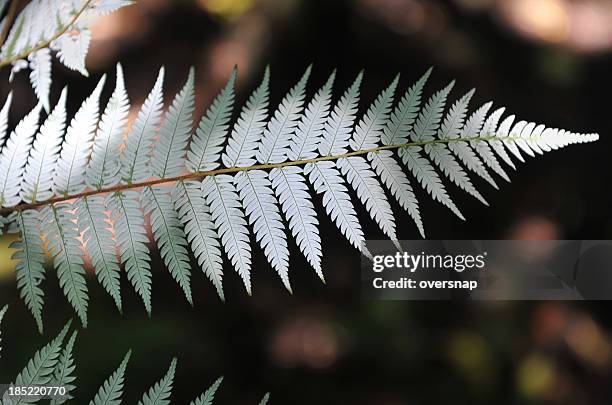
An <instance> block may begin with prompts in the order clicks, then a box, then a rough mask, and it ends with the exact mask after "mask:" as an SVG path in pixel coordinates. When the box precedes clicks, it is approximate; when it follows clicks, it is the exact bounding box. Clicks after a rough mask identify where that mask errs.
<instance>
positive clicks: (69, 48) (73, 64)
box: [55, 29, 91, 76]
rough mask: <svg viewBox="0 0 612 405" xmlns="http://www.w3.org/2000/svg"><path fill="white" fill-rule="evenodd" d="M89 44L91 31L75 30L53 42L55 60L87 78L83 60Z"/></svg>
mask: <svg viewBox="0 0 612 405" xmlns="http://www.w3.org/2000/svg"><path fill="white" fill-rule="evenodd" d="M90 42H91V31H89V30H88V29H77V30H74V31H71V32H67V33H66V34H64V35H62V36H61V37H59V38H58V39H57V40H56V41H55V46H56V47H57V48H58V50H57V58H58V59H59V61H60V62H62V64H63V65H64V66H66V67H67V68H68V69H72V70H76V71H77V72H79V73H81V74H82V75H83V76H88V73H87V69H85V58H86V57H87V51H88V50H89V43H90Z"/></svg>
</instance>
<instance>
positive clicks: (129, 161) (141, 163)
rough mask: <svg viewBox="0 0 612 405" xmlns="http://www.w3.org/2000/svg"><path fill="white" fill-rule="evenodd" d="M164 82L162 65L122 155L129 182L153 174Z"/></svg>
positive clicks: (122, 166)
mask: <svg viewBox="0 0 612 405" xmlns="http://www.w3.org/2000/svg"><path fill="white" fill-rule="evenodd" d="M163 83H164V68H163V67H161V68H160V69H159V73H158V74H157V79H156V80H155V84H154V85H153V89H151V92H150V93H149V95H148V96H147V98H146V100H145V102H144V103H143V104H142V107H141V108H140V111H139V112H138V117H137V118H136V122H135V123H134V125H133V126H132V129H131V131H130V134H129V135H128V138H127V144H126V147H125V150H124V151H123V154H122V155H121V178H122V179H123V180H124V181H125V182H127V183H128V184H131V183H136V182H140V181H143V180H145V179H147V178H149V177H150V176H151V167H150V166H149V160H150V157H151V148H152V147H153V144H154V139H155V136H156V135H157V127H158V126H159V122H160V120H161V116H162V106H163V101H164V100H163V99H164V95H163V89H162V87H163Z"/></svg>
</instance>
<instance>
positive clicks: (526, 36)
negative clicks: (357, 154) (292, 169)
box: [0, 0, 612, 405]
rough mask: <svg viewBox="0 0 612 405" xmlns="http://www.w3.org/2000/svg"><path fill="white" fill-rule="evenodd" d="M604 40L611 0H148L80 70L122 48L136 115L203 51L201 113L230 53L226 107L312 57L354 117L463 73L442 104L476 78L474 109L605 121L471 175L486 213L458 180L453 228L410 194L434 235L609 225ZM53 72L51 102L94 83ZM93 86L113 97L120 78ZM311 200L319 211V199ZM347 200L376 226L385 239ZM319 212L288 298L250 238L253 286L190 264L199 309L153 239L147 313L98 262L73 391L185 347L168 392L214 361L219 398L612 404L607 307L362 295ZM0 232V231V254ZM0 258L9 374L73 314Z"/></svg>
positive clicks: (102, 65)
mask: <svg viewBox="0 0 612 405" xmlns="http://www.w3.org/2000/svg"><path fill="white" fill-rule="evenodd" d="M611 51H612V1H608V0H584V1H570V0H455V1H433V0H430V1H424V0H423V1H418V0H355V1H348V0H318V1H317V0H196V1H192V0H181V1H177V0H141V1H140V2H138V4H136V5H134V6H131V7H128V8H125V9H123V10H121V11H120V12H118V13H115V14H112V15H110V16H108V17H105V18H102V19H101V20H100V21H99V23H97V25H96V26H95V27H94V29H93V40H92V46H91V50H90V54H89V56H88V60H87V64H88V68H89V72H90V77H91V78H92V79H94V78H95V79H97V78H99V77H100V76H101V75H102V74H103V73H104V72H109V73H110V75H111V78H113V80H114V73H113V70H114V65H115V63H116V62H117V61H121V62H122V64H123V66H124V69H125V73H126V80H127V87H128V92H129V94H130V98H131V101H132V107H133V109H134V111H137V108H138V107H139V104H140V103H141V102H142V101H143V99H144V97H145V96H146V94H147V92H148V90H149V88H150V87H151V86H152V84H153V81H154V79H155V75H156V73H157V69H158V68H159V66H160V65H165V66H166V69H167V81H166V84H165V91H166V101H167V102H169V101H170V100H171V98H172V97H173V95H174V93H175V92H176V91H177V90H178V89H179V88H180V86H181V85H182V83H183V81H184V80H185V78H186V75H187V70H188V68H189V66H190V65H194V66H196V68H197V103H198V107H197V111H198V114H200V113H201V112H202V111H204V110H205V108H207V106H208V104H209V102H210V100H211V99H212V98H213V97H214V95H215V94H216V93H217V92H218V91H219V89H220V88H221V87H222V86H223V84H224V82H225V81H226V80H227V77H228V75H229V71H230V70H231V68H232V66H233V65H234V64H237V65H238V68H239V81H238V88H239V91H238V94H239V95H238V102H239V103H238V104H242V102H244V100H245V99H246V97H247V96H248V94H249V92H250V91H251V90H252V89H253V88H254V87H255V86H256V84H257V82H258V80H259V78H260V75H261V73H262V71H263V68H264V66H265V65H266V64H267V63H269V64H270V65H271V68H272V85H271V100H272V103H273V104H274V105H275V104H277V103H278V102H279V101H280V100H281V98H282V97H283V95H284V93H285V92H286V91H287V90H288V89H289V88H290V87H291V86H292V85H293V84H294V83H295V82H296V81H297V80H298V79H299V77H300V75H301V74H302V72H303V70H304V69H305V68H306V66H307V65H308V64H309V63H311V62H314V72H313V76H312V78H311V81H310V84H309V93H308V94H309V95H312V94H313V92H314V91H315V90H316V89H317V88H318V87H319V86H320V85H321V84H322V83H323V82H324V80H325V78H326V77H327V75H328V74H329V73H330V71H331V70H332V69H333V68H338V80H337V83H336V86H335V89H336V91H335V95H336V97H338V96H339V94H341V91H342V89H343V88H344V87H346V86H347V85H348V84H350V82H351V81H352V80H353V78H354V76H355V75H356V74H357V72H358V71H359V70H360V69H362V68H364V69H365V74H366V75H365V82H364V84H363V87H362V89H363V90H362V102H361V104H360V106H361V111H363V110H364V109H365V108H366V106H367V105H368V104H369V103H370V102H371V101H372V100H373V99H374V98H375V96H376V94H377V93H378V92H379V91H380V90H381V89H382V88H383V87H384V86H386V85H387V84H388V83H389V82H390V81H391V80H392V79H393V77H394V75H395V74H396V73H398V72H400V73H401V82H400V87H401V91H402V92H403V91H404V90H405V89H406V88H407V87H408V86H409V85H411V84H412V83H413V82H414V81H416V80H417V79H418V77H419V76H420V75H421V74H422V73H423V72H424V71H425V70H426V69H427V68H428V67H429V66H434V74H433V76H432V78H431V79H430V81H429V83H428V86H427V90H426V91H427V95H431V94H432V93H433V92H434V91H435V90H437V89H439V88H440V87H442V86H444V85H445V84H446V83H448V82H449V81H450V80H452V79H457V85H456V87H455V89H454V91H453V99H456V98H458V97H459V96H461V95H462V94H463V93H464V92H465V91H468V90H469V89H470V88H472V87H475V88H477V93H476V96H475V98H474V99H473V104H472V107H474V106H476V105H480V104H482V103H484V102H487V101H494V103H495V105H496V106H506V107H508V110H507V112H508V113H512V114H516V115H517V116H518V117H519V118H521V119H525V120H532V121H535V122H541V123H544V124H547V125H550V126H553V127H561V128H566V129H569V130H572V131H577V132H598V133H600V134H601V140H600V141H599V142H598V143H597V144H587V145H578V146H573V147H570V148H567V149H564V150H562V151H558V152H553V153H550V154H547V155H545V156H543V157H538V158H537V159H529V160H528V161H527V162H526V163H525V164H519V165H518V166H519V170H518V173H513V176H512V178H513V182H512V183H511V184H505V183H504V181H503V180H501V179H500V180H499V184H500V186H501V187H500V188H501V190H499V191H495V190H493V189H492V188H491V187H489V186H488V185H487V184H486V183H484V182H482V181H479V180H478V179H476V178H475V177H474V176H472V179H473V181H474V182H475V183H476V185H477V186H478V187H479V188H480V189H481V191H482V192H483V194H484V196H485V198H487V200H488V201H489V202H490V204H491V207H488V208H487V207H483V206H481V205H479V203H478V202H477V201H476V200H474V199H471V198H470V197H468V196H466V195H465V194H464V193H462V192H460V191H459V190H457V189H456V188H455V187H452V186H451V185H449V191H450V192H451V194H452V196H453V197H454V199H455V201H456V202H457V203H458V205H459V207H460V209H461V210H462V212H463V213H464V214H465V216H466V218H467V221H466V222H463V221H461V220H459V219H457V218H456V217H454V216H453V214H452V213H450V211H448V210H447V209H446V208H444V207H443V206H441V205H440V204H438V203H435V202H433V201H432V200H431V199H430V198H428V197H427V196H426V195H425V194H424V193H422V192H420V193H419V195H418V197H419V200H420V203H421V210H422V216H423V220H424V223H425V228H426V232H427V237H428V238H432V239H612V216H610V215H609V208H610V207H611V206H612V204H611V202H612V199H611V191H610V189H609V188H608V185H609V184H610V180H611V175H612V170H610V163H609V157H608V156H609V151H610V150H611V146H612V145H611V141H610V139H611V137H610V136H609V134H610V133H611V132H612V123H611V122H612V121H611V120H610V105H609V104H610V103H609V99H610V96H609V95H610V91H611V90H612V81H611V80H610V79H609V76H610V74H612V54H611ZM54 72H55V78H54V82H53V92H52V100H56V99H57V97H58V93H59V90H60V89H61V86H62V85H63V84H65V83H66V84H68V86H69V91H70V94H71V96H70V97H69V102H70V103H71V105H70V109H71V111H73V112H74V111H75V110H76V109H77V108H78V105H79V103H80V101H81V100H82V99H83V98H84V97H85V96H86V95H88V94H89V93H90V92H91V90H92V89H93V87H94V86H95V82H94V80H89V79H87V78H84V77H81V76H79V75H78V74H75V73H73V72H70V71H68V70H66V69H63V68H62V67H61V66H60V65H59V64H58V63H55V64H54ZM2 74H3V75H8V72H6V71H4V72H2ZM0 82H3V83H4V82H6V81H0ZM106 87H107V88H106V91H105V93H104V97H103V99H104V102H105V100H106V99H107V98H108V97H109V95H110V91H111V90H112V89H111V88H112V86H111V85H107V86H106ZM14 89H15V93H16V99H15V102H14V104H13V105H14V108H13V110H12V116H11V119H12V121H11V122H12V125H14V123H15V121H16V120H17V119H18V117H21V116H23V114H24V113H25V112H26V111H27V110H28V109H29V108H31V107H32V105H33V104H34V103H35V99H34V96H33V94H32V91H31V90H30V88H29V85H28V82H27V75H26V74H25V73H20V74H19V75H18V76H17V78H16V82H15V83H14ZM7 91H8V89H2V94H1V95H2V97H4V95H5V94H6V93H7ZM235 115H236V114H234V117H235ZM315 203H316V204H317V206H318V207H319V211H322V210H320V207H321V204H320V199H319V198H317V199H316V200H315ZM356 205H357V208H358V213H359V216H360V219H361V223H362V225H363V226H364V228H365V231H366V235H367V237H368V238H370V239H379V238H382V237H383V235H382V233H380V231H379V230H378V228H377V227H376V226H375V224H374V223H373V222H372V221H371V220H370V219H369V216H368V215H367V213H366V211H365V210H364V208H363V207H362V206H360V205H358V204H356ZM393 208H394V211H395V213H396V217H397V224H398V233H399V237H400V239H417V238H418V237H419V235H418V232H417V230H416V228H415V227H414V225H413V223H412V222H411V220H410V219H409V217H408V215H407V214H406V213H405V212H404V211H402V210H401V209H400V207H399V206H398V205H397V204H395V205H393ZM319 218H320V221H321V233H322V235H323V239H324V247H323V250H324V258H323V266H324V273H325V276H326V279H327V284H326V285H323V284H322V283H321V282H320V281H319V279H318V278H317V276H316V275H315V273H314V272H313V271H312V269H310V268H309V267H308V266H307V264H306V261H305V260H304V259H303V257H302V256H301V254H300V253H299V251H298V250H297V248H296V246H295V245H294V244H293V242H291V243H292V244H291V272H290V277H291V280H292V285H293V287H294V294H293V295H290V294H289V293H288V292H287V291H286V290H285V289H284V288H283V286H282V284H281V282H280V280H279V278H278V277H277V276H276V275H275V274H274V272H273V270H272V269H271V268H270V266H269V265H268V264H267V262H266V261H265V258H264V256H263V254H262V252H261V251H260V250H259V249H255V252H254V263H253V273H252V279H253V287H254V288H253V291H254V294H253V297H248V296H247V295H246V293H245V292H244V289H243V287H242V285H241V281H240V279H239V277H238V276H237V275H236V273H235V272H234V271H233V270H232V269H231V268H230V267H229V266H228V267H227V269H226V272H225V290H226V296H227V303H225V304H223V303H221V302H220V301H219V299H218V298H217V296H216V293H215V291H214V288H213V287H212V285H211V283H210V282H208V281H207V280H206V278H205V277H204V276H203V275H202V274H201V273H199V272H197V271H196V272H194V274H193V278H192V279H193V289H194V299H195V306H194V307H193V308H192V307H190V306H189V305H188V303H187V302H186V301H185V299H184V297H183V296H182V293H181V292H180V290H179V288H178V286H177V285H176V283H175V282H174V281H173V280H172V278H171V276H170V275H169V274H168V272H167V271H166V270H165V269H163V267H162V266H160V264H159V263H160V258H159V256H157V253H154V254H153V255H154V256H153V260H154V263H155V265H154V266H153V267H154V269H153V270H154V282H153V319H152V320H149V319H148V318H147V316H146V314H145V311H144V308H143V307H142V304H141V302H140V301H139V299H138V298H137V297H136V295H135V294H134V293H133V291H132V289H131V287H130V286H129V283H128V281H127V279H126V278H125V277H124V278H123V279H122V285H123V296H124V300H125V304H124V307H125V314H124V315H123V316H121V315H119V314H118V313H117V312H116V311H115V308H114V305H113V303H112V300H111V299H110V297H109V296H107V295H106V294H105V293H104V291H103V289H102V288H101V287H100V286H99V284H98V283H97V282H96V281H95V280H94V278H93V277H90V278H89V280H88V285H89V289H90V294H91V304H90V311H89V312H90V324H91V325H90V327H89V328H88V329H87V330H83V331H81V332H80V334H79V339H78V341H77V350H76V361H77V364H78V369H77V370H78V381H77V383H78V398H80V400H78V401H77V403H85V400H87V401H88V400H89V398H91V397H93V394H94V393H95V390H96V389H97V387H98V386H99V385H100V384H101V382H102V381H103V380H104V379H105V378H106V377H107V376H108V375H109V374H110V373H111V371H112V370H114V368H115V367H116V366H117V365H118V363H119V362H120V360H121V357H122V356H123V354H124V353H125V351H127V350H128V349H129V348H132V349H134V356H133V359H132V361H131V364H130V366H129V367H128V372H127V394H126V396H125V397H126V399H127V402H135V401H136V400H137V399H138V398H139V397H140V395H141V393H142V392H143V391H144V390H145V389H146V388H147V387H148V386H150V385H151V384H152V383H153V382H154V381H156V380H157V379H159V378H160V377H161V376H162V374H163V373H164V372H165V370H166V368H167V365H168V363H169V361H170V359H171V357H172V356H173V355H176V356H177V357H178V359H179V368H178V372H177V378H176V383H175V390H174V391H175V393H174V395H173V398H174V399H175V400H176V402H177V403H184V402H188V401H189V400H191V399H192V398H194V397H195V396H196V395H198V394H199V393H200V392H201V390H202V388H203V387H204V386H208V385H209V384H211V383H212V382H213V381H214V379H215V378H216V377H217V376H218V375H224V376H225V377H226V379H225V382H224V384H223V385H222V387H221V391H220V392H219V395H218V398H219V403H228V404H248V403H251V404H252V403H256V401H257V400H258V399H259V398H260V397H261V396H262V395H263V393H264V392H265V391H271V392H272V404H382V405H400V404H402V405H403V404H437V403H449V402H450V403H454V404H491V403H499V404H530V403H551V404H561V403H571V404H606V403H612V385H611V384H610V381H611V371H612V337H611V336H612V335H611V333H612V332H611V330H610V328H611V327H612V317H611V316H610V313H611V310H612V307H611V306H610V305H609V304H608V303H607V302H586V303H571V302H570V303H559V302H532V303H521V302H487V303H479V304H474V303H460V302H367V301H362V300H361V298H360V290H359V278H360V275H359V265H360V257H359V255H358V253H357V251H356V250H354V249H353V248H351V247H350V246H349V244H348V242H346V240H344V238H343V237H342V236H341V234H340V233H339V232H338V231H337V229H336V228H335V226H334V225H333V224H332V223H331V222H330V220H329V219H328V218H327V217H326V216H324V214H323V212H320V216H319ZM8 242H9V240H8V239H3V240H2V244H3V249H2V251H3V252H8V250H7V249H6V244H7V243H8ZM2 261H3V262H2V264H3V266H2V269H0V304H4V303H11V309H10V310H9V312H8V314H7V318H6V320H5V323H4V324H3V334H2V346H3V349H4V350H3V358H2V363H0V382H2V381H4V382H8V381H10V380H11V379H12V378H14V374H15V372H16V371H17V370H20V369H21V367H22V366H23V365H24V364H25V361H26V360H27V359H28V358H29V357H30V356H31V355H32V354H33V353H34V351H35V350H36V349H37V348H38V347H40V346H42V345H43V343H45V342H46V341H48V340H49V339H50V337H51V335H52V334H54V333H56V332H57V331H58V330H59V329H60V327H61V325H62V324H63V323H64V322H65V321H66V319H68V318H70V317H72V316H73V313H72V311H71V309H70V308H69V306H68V304H67V303H66V302H65V299H64V298H63V294H62V293H61V291H60V290H59V288H58V287H57V282H56V277H55V275H54V272H53V271H52V270H49V271H48V273H47V280H46V281H45V283H44V286H45V290H46V295H45V297H46V303H45V311H44V312H45V313H44V316H45V325H46V330H47V334H46V335H45V336H38V335H37V334H35V332H34V331H35V325H34V322H33V320H32V318H31V315H30V314H29V313H28V312H27V310H26V309H25V306H24V305H23V303H22V302H21V301H20V299H19V297H18V292H17V289H16V287H15V280H14V275H13V273H12V263H11V262H10V261H9V260H8V257H7V256H5V257H4V258H3V259H2ZM610 288H612V286H610Z"/></svg>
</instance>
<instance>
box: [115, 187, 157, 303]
mask: <svg viewBox="0 0 612 405" xmlns="http://www.w3.org/2000/svg"><path fill="white" fill-rule="evenodd" d="M139 197H140V196H139V194H138V193H136V192H134V191H122V192H118V193H115V194H113V195H111V196H110V198H109V200H108V201H107V206H108V207H109V208H110V211H111V220H112V221H113V223H114V224H115V236H116V238H117V243H118V244H119V253H120V257H121V262H122V263H123V265H124V266H125V270H126V273H127V276H128V280H130V283H132V285H133V286H134V289H135V290H136V292H137V293H138V295H140V297H141V298H142V301H143V302H144V305H145V309H146V310H147V313H148V314H149V315H151V264H150V262H151V255H150V253H149V248H148V246H147V243H148V242H149V239H148V237H147V232H146V229H145V219H144V214H143V212H142V210H141V208H140V204H139V203H138V201H139V199H140V198H139Z"/></svg>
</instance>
